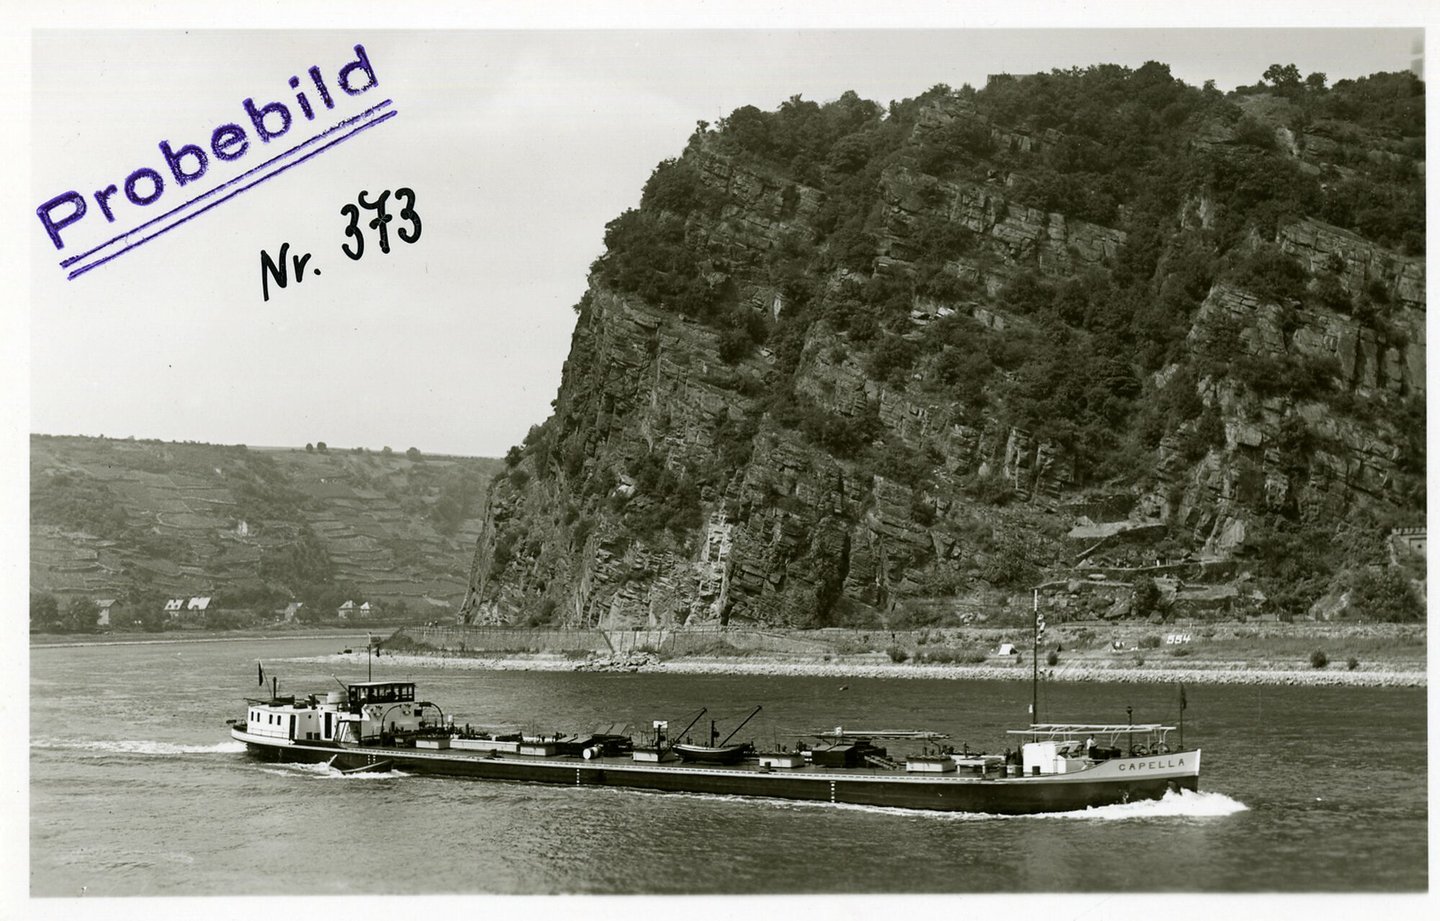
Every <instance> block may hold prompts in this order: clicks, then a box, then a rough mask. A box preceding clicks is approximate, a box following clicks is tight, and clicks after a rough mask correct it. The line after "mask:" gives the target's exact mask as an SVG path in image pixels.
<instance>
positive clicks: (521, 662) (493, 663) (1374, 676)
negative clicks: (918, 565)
mask: <svg viewBox="0 0 1440 921" xmlns="http://www.w3.org/2000/svg"><path fill="white" fill-rule="evenodd" d="M352 655H357V656H358V658H359V660H360V661H363V660H364V658H365V657H364V654H363V653H352ZM385 659H386V662H387V664H388V665H389V666H390V667H392V668H393V667H396V666H398V667H402V668H404V667H411V668H443V669H475V670H488V671H626V672H649V673H661V674H672V675H790V676H814V677H824V678H831V677H833V678H926V679H938V680H956V679H964V680H985V681H1029V680H1030V669H1028V668H1021V667H1019V666H992V665H913V664H896V663H874V662H846V661H843V660H841V661H831V662H807V661H795V660H792V659H778V658H761V657H746V658H703V657H685V658H676V659H666V660H655V659H650V660H639V661H637V660H631V661H630V662H629V663H625V662H623V661H622V662H619V663H615V662H611V663H602V664H599V665H596V664H595V663H593V662H587V661H584V660H579V661H577V660H575V659H567V658H565V657H563V656H551V655H543V654H541V655H528V656H518V655H510V656H507V655H498V656H483V655H481V656H474V655H440V654H436V655H413V654H404V653H398V654H386V656H385ZM1041 673H1042V674H1043V675H1044V677H1045V679H1046V680H1047V681H1094V682H1144V683H1162V684H1163V683H1180V682H1183V683H1186V684H1271V685H1282V684H1290V685H1311V686H1326V685H1330V686H1341V687H1426V686H1427V682H1428V676H1427V674H1426V672H1425V671H1423V670H1415V669H1400V668H1395V669H1384V668H1382V669H1355V670H1353V671H1352V670H1348V669H1346V668H1345V667H1344V666H1343V665H1342V666H1339V667H1337V666H1335V665H1331V666H1330V667H1328V668H1320V669H1314V668H1307V669H1295V668H1254V667H1207V666H1206V665H1205V664H1204V663H1195V664H1194V665H1193V666H1187V667H1184V668H1174V667H1155V666H1146V667H1140V668H1112V667H1103V666H1094V665H1072V666H1068V667H1066V666H1060V667H1056V668H1045V669H1042V670H1041Z"/></svg>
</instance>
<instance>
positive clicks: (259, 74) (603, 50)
mask: <svg viewBox="0 0 1440 921" xmlns="http://www.w3.org/2000/svg"><path fill="white" fill-rule="evenodd" d="M1420 36H1421V32H1420V31H1419V30H1416V29H1409V30H1406V29H1356V28H1346V29H1312V30H1305V29H1284V30H1280V29H1268V30H1240V29H1226V30H1217V29H1170V30H1157V29H1084V30H1069V31H1066V30H1038V29H998V30H997V29H990V30H959V29H920V28H911V29H891V30H873V29H843V30H841V29H820V28H808V29H759V30H726V29H722V30H703V31H695V30H676V31H668V30H667V31H656V30H647V31H627V30H607V31H537V30H518V31H514V30H512V31H494V30H483V29H474V30H463V31H455V30H449V31H423V30H420V31H397V30H394V29H387V28H379V29H376V28H368V27H363V26H357V27H354V28H345V29H325V30H308V29H305V30H287V31H279V32H277V31H237V30H209V29H195V30H189V31H185V32H181V31H134V30H108V29H107V30H92V31H76V30H73V29H69V28H66V29H56V30H44V31H38V32H36V33H35V35H34V37H33V40H32V45H31V50H32V61H31V69H30V77H31V95H30V103H31V117H30V121H29V129H30V152H31V162H30V167H31V178H30V183H29V190H30V194H29V200H28V201H26V202H24V203H23V204H24V208H25V212H24V213H25V214H26V215H28V217H27V220H28V225H29V226H28V228H26V229H25V230H24V234H25V236H26V237H27V238H28V246H29V252H30V264H29V270H30V277H31V291H30V300H29V310H28V321H29V324H28V325H29V337H28V339H29V393H30V399H29V404H30V418H29V430H30V431H32V432H44V433H50V434H90V435H100V434H104V435H108V436H111V437H126V436H132V435H133V436H135V437H141V438H146V437H150V438H161V439H165V440H181V441H183V440H195V441H209V442H220V443H244V444H249V445H302V444H304V443H306V442H314V441H325V442H327V443H328V444H329V445H331V446H332V447H336V446H338V447H352V446H364V447H369V448H372V449H377V450H378V449H380V448H381V447H383V446H391V447H393V448H394V449H396V450H404V449H405V448H408V447H410V446H415V447H419V448H420V449H421V450H422V451H427V452H432V453H437V452H438V453H455V454H475V455H485V456H498V455H502V454H504V452H505V451H506V449H507V448H508V447H509V446H510V445H512V444H516V443H518V442H519V441H520V440H521V439H522V438H523V437H524V436H525V433H526V431H527V430H528V428H529V427H530V426H531V425H535V424H538V423H540V422H542V421H544V419H545V418H546V417H547V416H548V415H549V412H550V403H551V401H552V400H553V399H554V397H555V394H556V389H557V387H558V386H559V383H560V376H561V366H562V363H563V361H564V359H565V357H566V354H567V352H568V348H569V340H570V335H571V332H572V330H573V326H574V321H575V314H574V312H573V311H572V305H573V304H575V303H576V301H578V300H579V298H580V296H581V294H582V293H583V292H584V290H585V281H586V274H587V271H588V267H589V265H590V263H591V262H592V261H593V260H594V259H595V258H596V257H598V256H599V255H600V254H601V252H602V249H603V245H602V239H603V234H604V227H605V224H606V222H607V221H610V220H612V219H613V218H614V217H616V216H617V215H618V214H620V213H621V212H622V211H623V210H624V209H626V208H628V207H633V206H635V205H636V204H637V203H638V201H639V195H640V190H641V187H642V185H643V183H644V182H645V179H646V178H647V177H648V175H649V174H650V171H651V170H652V169H653V168H654V166H655V165H656V164H657V163H658V162H659V161H661V160H662V159H665V158H667V157H671V156H676V155H678V154H679V153H680V151H681V150H682V148H683V146H684V144H685V140H686V138H687V137H688V135H689V134H690V132H691V131H692V130H693V129H694V126H695V122H696V121H697V120H699V119H705V120H709V121H712V122H713V121H715V120H716V119H717V118H719V117H721V116H723V115H725V114H727V113H729V112H730V111H732V110H733V109H734V108H736V107H738V106H741V105H747V104H749V105H755V106H758V107H760V108H762V109H767V110H768V109H773V108H775V107H776V106H777V105H778V104H779V103H780V102H782V101H784V100H785V99H787V98H788V97H790V96H792V95H794V94H797V93H798V94H800V95H802V96H804V97H805V98H807V99H813V100H816V101H822V102H823V101H825V100H829V99H833V98H835V97H837V96H839V95H840V94H841V93H842V92H844V91H846V90H851V89H853V90H855V91H856V92H857V93H859V94H860V95H861V96H863V97H866V98H870V99H874V100H877V101H879V102H881V103H882V104H883V103H886V102H888V101H890V100H892V99H899V98H905V97H909V96H914V95H916V94H918V93H920V92H923V91H924V90H925V89H927V88H929V87H930V86H933V85H934V84H936V83H942V82H943V83H948V84H950V85H952V86H959V85H961V84H963V83H971V84H973V85H975V86H982V85H983V84H984V82H985V80H986V77H987V75H988V74H992V73H999V72H1009V73H1028V72H1034V71H1038V70H1048V69H1050V68H1056V67H1059V68H1064V67H1070V66H1072V65H1080V66H1084V65H1088V64H1093V63H1101V62H1113V63H1120V64H1126V65H1130V66H1138V65H1140V64H1142V63H1144V62H1145V61H1147V60H1152V59H1153V60H1159V61H1163V62H1166V63H1168V64H1169V65H1170V66H1171V70H1172V73H1174V75H1175V76H1176V77H1178V78H1180V79H1182V80H1184V81H1186V82H1187V83H1192V84H1195V85H1199V84H1201V83H1203V82H1204V81H1205V80H1208V79H1214V80H1215V81H1216V82H1217V84H1218V85H1219V86H1220V87H1221V88H1222V89H1230V88H1233V87H1234V86H1235V85H1237V84H1240V83H1253V82H1255V81H1257V80H1258V79H1259V77H1260V74H1261V73H1262V72H1263V71H1264V69H1265V68H1266V67H1268V66H1269V65H1270V64H1272V63H1289V62H1294V63H1295V64H1297V65H1298V66H1299V68H1300V70H1301V72H1302V73H1307V74H1308V73H1310V72H1312V71H1317V70H1318V71H1323V72H1325V73H1327V74H1328V75H1329V76H1330V79H1331V80H1332V82H1333V81H1334V80H1337V79H1340V78H1343V77H1355V76H1361V75H1364V74H1368V73H1371V72H1374V71H1378V70H1400V69H1405V68H1408V67H1410V66H1411V65H1412V62H1413V61H1414V60H1415V58H1416V56H1417V54H1418V51H1419V41H1420ZM357 44H360V45H363V47H364V48H365V49H366V55H367V57H368V60H369V62H370V65H371V70H372V71H373V73H374V74H375V78H376V79H375V84H376V85H375V86H374V87H372V88H370V89H368V90H366V91H365V92H364V93H361V94H359V95H357V96H355V97H352V98H345V97H344V96H343V94H339V91H338V89H336V88H335V87H334V86H333V83H334V81H335V80H336V79H337V77H338V74H339V71H340V70H341V68H342V66H344V65H345V64H347V63H348V62H351V61H354V60H356V57H357V56H356V54H355V52H354V50H353V48H354V46H355V45H357ZM312 65H313V66H315V67H318V68H319V70H320V72H321V74H322V80H323V81H325V82H327V87H328V88H329V89H330V90H331V91H333V92H335V93H336V94H337V95H341V97H342V98H339V99H336V100H335V102H336V109H335V110H334V112H333V114H332V113H329V112H325V111H323V110H322V111H321V112H320V113H319V114H318V115H317V118H316V120H315V121H314V122H313V123H312V122H306V121H303V120H302V119H301V117H300V113H299V110H298V106H297V103H296V100H295V91H294V90H291V89H290V88H289V87H288V85H287V83H288V80H289V78H290V77H291V76H292V75H294V76H298V77H300V78H302V79H303V80H304V81H305V82H304V83H303V84H302V85H301V86H300V89H301V90H306V89H310V90H311V92H310V98H311V101H312V105H314V106H318V105H319V102H318V98H317V93H316V92H315V91H314V90H313V87H312V86H311V81H310V78H309V77H308V76H307V75H306V69H307V68H309V67H311V66H312ZM352 76H355V78H356V79H355V80H353V81H352V85H354V86H359V85H360V83H361V82H363V81H364V79H365V78H364V76H363V74H359V73H358V72H357V73H356V74H352ZM247 98H251V99H253V100H255V106H256V107H257V108H258V107H261V106H264V105H265V104H266V103H267V102H280V103H282V104H286V105H287V106H288V108H289V110H290V111H291V112H292V117H293V118H294V119H295V124H294V125H293V126H292V129H293V130H291V131H290V132H289V134H288V136H287V137H284V138H276V139H275V140H274V141H272V142H269V143H266V144H262V143H261V142H260V141H259V140H258V139H256V138H254V137H251V139H250V140H251V142H252V143H253V145H254V148H255V149H254V150H249V149H247V152H246V153H245V154H244V155H243V156H241V157H239V158H238V159H236V160H234V161H232V162H228V163H226V162H221V161H220V160H219V159H218V158H215V157H213V156H211V157H210V163H209V169H208V172H207V173H206V174H205V175H204V176H203V177H201V179H199V180H196V181H194V182H193V183H190V184H189V185H187V186H184V187H182V186H180V185H179V184H177V183H176V182H174V181H173V180H172V177H171V174H170V173H169V172H167V169H166V163H165V159H164V157H163V156H162V154H161V152H160V150H159V146H158V145H159V143H160V142H161V141H168V142H169V143H170V144H171V147H172V149H174V148H180V147H182V146H183V145H185V144H195V145H197V146H200V147H202V148H204V147H206V145H208V144H209V142H210V139H211V136H212V132H213V131H214V129H215V128H216V127H217V126H219V125H223V124H226V123H235V124H239V125H241V126H242V127H244V128H246V130H251V129H250V128H249V127H248V126H250V125H251V121H250V118H249V116H248V115H247V113H246V110H245V108H244V107H243V105H242V103H243V101H244V100H245V99H247ZM386 99H389V100H392V106H391V109H393V111H394V112H395V115H394V117H393V118H390V119H389V120H388V121H386V122H384V123H382V124H377V125H374V126H373V127H371V128H368V129H367V130H365V131H364V132H362V133H359V134H357V135H355V136H354V137H353V138H349V139H347V140H345V141H344V142H343V143H339V144H336V145H335V146H334V147H332V148H329V149H326V150H324V151H323V152H320V153H317V154H316V155H315V156H314V157H312V158H311V159H309V160H307V161H305V162H303V163H299V164H297V165H296V166H295V167H294V168H293V169H290V170H288V171H286V172H284V173H283V174H280V175H277V176H275V177H274V178H272V179H269V180H267V181H266V182H264V183H261V184H259V185H257V186H255V187H254V188H251V189H248V190H246V191H244V192H243V193H241V194H238V195H236V196H235V197H234V198H231V199H229V200H227V201H225V202H223V203H221V204H218V205H216V206H215V207H214V208H212V209H210V210H208V211H206V212H205V213H203V214H200V215H198V216H196V217H195V218H194V219H193V220H191V221H189V222H187V223H185V224H183V225H182V226H179V227H177V228H176V229H174V230H173V231H172V232H169V233H166V234H164V235H162V236H159V237H157V238H155V239H154V240H152V241H150V242H147V243H145V244H144V245H143V246H139V247H137V248H135V249H132V250H130V251H128V252H126V253H124V254H123V255H120V256H117V257H116V258H115V259H114V260H113V261H110V262H107V263H105V264H103V265H100V266H98V267H97V268H95V269H93V270H92V271H88V272H86V273H85V274H82V275H80V276H78V277H76V278H74V279H67V273H66V270H64V269H62V268H61V267H60V266H59V265H58V264H57V263H58V262H59V260H60V259H62V258H66V257H68V256H70V255H73V254H75V253H78V252H81V251H83V250H85V249H88V248H89V247H90V246H92V245H95V244H98V243H101V242H103V241H104V240H106V239H107V238H108V237H110V236H113V235H114V234H116V233H119V232H122V231H127V230H131V229H133V228H134V227H135V226H136V225H137V224H139V223H141V222H143V221H145V220H148V219H150V218H151V217H154V216H155V215H158V214H160V213H162V212H163V211H165V210H168V209H169V208H171V207H173V206H177V205H180V204H182V203H183V202H184V201H186V200H187V198H190V197H194V196H195V195H196V194H198V193H199V192H202V191H204V190H206V189H208V188H212V187H216V186H220V185H222V184H223V183H224V182H226V181H227V180H229V179H231V178H233V177H236V176H238V175H239V174H240V173H242V172H244V171H245V170H247V169H249V168H251V167H252V166H254V165H256V164H258V163H260V162H261V159H262V157H268V156H270V155H271V154H273V153H278V152H279V151H280V150H282V149H283V146H282V145H286V144H290V143H291V142H292V141H294V140H298V139H300V138H302V137H306V136H307V135H306V134H305V132H306V131H311V132H315V131H318V130H319V129H321V128H324V127H327V125H328V124H329V123H326V122H325V121H324V119H325V118H326V117H331V118H332V120H333V119H334V118H338V117H342V116H347V115H351V114H354V113H357V112H360V111H362V110H363V109H364V108H365V107H368V106H370V105H373V104H375V103H378V102H380V101H382V100H386ZM275 124H276V122H275V120H274V118H272V119H271V126H272V128H273V127H274V125H275ZM251 133H252V134H253V131H251ZM182 163H183V161H182ZM191 165H192V166H193V162H192V164H191ZM142 168H150V169H154V170H156V171H157V172H158V173H160V174H161V175H162V176H163V177H165V178H166V179H167V180H171V181H169V184H168V185H167V186H166V187H165V188H164V189H163V190H162V191H161V194H160V195H159V197H158V198H157V199H156V201H155V202H154V203H153V204H151V205H143V206H142V205H134V204H131V203H130V202H128V201H126V200H125V197H124V195H125V193H124V188H125V181H126V177H127V176H129V175H130V174H131V173H132V172H134V171H136V170H139V169H142ZM110 184H115V185H116V186H117V191H116V192H115V193H113V194H112V195H111V196H110V197H109V198H108V199H107V202H108V203H112V204H113V211H114V213H115V216H116V221H115V223H114V224H109V223H108V222H106V221H105V218H104V216H103V214H102V212H101V210H100V208H99V207H98V206H97V203H96V201H95V198H94V195H93V193H94V192H95V191H97V190H103V189H104V188H106V187H107V186H108V185H110ZM402 187H404V188H409V189H411V190H413V192H414V200H415V208H414V210H415V212H416V213H418V214H419V216H420V218H421V222H422V231H421V235H420V237H419V239H417V240H416V241H415V242H414V243H413V244H406V243H402V242H398V241H395V240H394V238H393V237H392V246H391V251H390V252H389V253H388V254H386V253H382V252H380V251H379V249H378V247H377V246H376V242H377V241H376V240H375V239H374V235H373V231H369V230H366V229H364V228H362V232H365V233H369V234H370V235H371V238H370V239H369V240H368V241H367V242H368V244H369V248H368V250H367V251H366V252H365V253H364V254H363V256H362V258H361V259H360V260H358V261H352V260H351V259H349V258H347V257H346V256H344V255H343V254H342V252H341V245H342V244H343V243H346V242H348V239H347V237H346V235H345V226H346V223H347V218H346V217H345V216H344V215H342V213H341V209H342V207H343V206H344V205H345V204H346V203H348V202H354V201H355V199H356V196H357V194H358V192H359V191H360V190H362V189H363V190H368V191H369V192H370V193H371V194H372V195H375V194H378V193H379V192H380V191H382V190H386V189H389V190H392V191H393V190H397V189H400V188H402ZM149 189H150V186H149V185H148V180H146V179H142V180H140V181H139V182H138V184H137V185H136V186H135V190H136V192H137V195H138V196H139V197H141V198H144V197H145V196H146V195H148V194H149ZM72 190H73V191H76V192H78V193H79V194H80V195H82V196H85V197H86V199H87V202H88V207H87V212H86V214H85V216H84V217H82V218H81V219H79V220H78V221H76V222H75V223H74V224H73V225H71V226H70V227H67V228H65V229H63V231H62V232H61V235H62V239H64V240H65V244H66V245H65V248H64V249H63V250H57V249H56V248H55V247H54V246H53V245H52V243H51V241H50V240H49V239H48V237H47V234H46V229H45V227H44V226H43V225H42V223H41V221H40V220H39V218H38V217H36V216H35V215H34V210H35V209H36V208H37V207H39V206H41V205H42V204H43V203H45V202H47V201H49V200H50V199H52V198H54V197H55V196H59V195H61V194H63V193H65V192H67V191H72ZM68 207H69V206H62V207H59V208H57V209H56V210H55V212H54V213H55V214H57V215H63V214H66V213H68V211H67V210H66V208H68ZM368 216H369V213H367V218H368ZM403 223H404V222H400V221H398V220H397V221H396V222H393V223H392V224H391V233H392V234H393V233H394V231H395V229H398V228H399V227H400V226H403ZM285 243H288V244H289V245H290V246H289V249H290V250H291V251H292V255H303V254H305V253H310V254H311V260H310V261H309V262H308V263H307V265H306V269H305V275H304V278H303V280H302V281H300V282H295V281H291V282H290V283H289V284H288V285H287V286H286V287H285V288H284V289H280V288H278V287H277V286H276V285H275V284H274V283H272V284H271V285H270V290H269V300H268V301H267V300H264V299H263V296H262V284H261V278H262V270H261V264H262V263H261V253H262V251H263V252H265V253H268V254H269V256H270V257H271V258H272V259H274V258H275V257H276V256H278V254H279V251H280V247H281V245H282V244H285ZM315 269H319V270H320V273H321V274H319V275H315V274H313V272H314V270H315Z"/></svg>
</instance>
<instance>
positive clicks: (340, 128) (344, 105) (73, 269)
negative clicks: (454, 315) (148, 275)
mask: <svg viewBox="0 0 1440 921" xmlns="http://www.w3.org/2000/svg"><path fill="white" fill-rule="evenodd" d="M351 53H352V57H351V58H350V59H349V60H348V61H346V62H345V63H343V64H341V65H340V66H339V67H338V68H336V69H333V70H331V69H326V68H322V67H320V66H319V65H312V66H310V67H308V68H306V69H304V70H303V71H301V72H300V73H297V74H294V75H292V76H290V77H289V79H288V83H289V93H287V94H286V95H285V96H284V97H283V98H268V97H265V96H262V97H260V98H256V97H253V96H247V97H246V98H244V99H243V100H241V101H240V103H239V105H238V107H237V108H238V109H239V112H238V113H234V114H232V115H231V116H228V120H223V121H220V122H219V123H218V124H217V125H216V126H215V128H214V129H213V130H212V131H211V132H210V135H209V137H205V138H178V139H177V138H162V139H161V140H160V141H159V142H158V143H157V145H156V151H157V156H156V157H155V159H154V160H153V161H152V162H150V163H148V164H142V165H139V166H137V167H136V168H135V169H133V170H131V171H130V172H129V173H128V174H127V175H126V176H124V177H123V178H122V177H110V178H108V179H102V180H99V181H93V180H92V181H87V182H85V183H83V184H81V185H78V186H76V187H73V188H71V189H69V190H67V191H64V192H60V193H59V194H57V195H55V196H53V197H51V198H50V199H48V200H47V201H44V202H42V203H41V204H40V205H39V206H37V207H36V208H35V215H36V217H37V218H38V219H39V221H40V225H41V228H42V229H43V231H44V233H45V234H46V236H47V237H48V239H49V241H50V242H51V243H52V244H53V245H54V247H55V249H56V250H57V251H59V252H61V253H65V252H66V251H67V249H71V248H73V247H71V238H73V237H76V236H81V235H83V236H84V237H85V238H87V239H93V238H94V235H95V233H96V230H95V229H94V228H96V227H97V226H98V227H101V228H104V230H103V232H104V233H105V234H107V237H106V239H105V240H104V241H103V242H101V243H99V244H97V245H94V246H90V247H88V248H87V249H85V250H84V251H83V252H78V253H73V254H68V255H66V256H65V258H63V259H61V260H60V267H61V268H62V269H64V270H65V271H66V275H67V277H68V278H70V279H74V278H77V277H79V276H80V275H83V274H85V273H86V272H89V271H90V270H91V269H94V268H98V267H99V266H102V265H104V264H105V263H107V262H109V261H110V260H112V259H115V258H116V257H118V256H121V255H123V254H124V253H127V252H129V251H130V250H132V249H135V248H136V247H138V246H142V245H144V244H145V243H147V242H149V241H150V240H153V239H155V238H156V237H158V236H161V235H162V234H165V233H168V232H169V231H171V230H174V229H175V228H177V227H179V226H181V225H183V224H185V223H186V222H188V221H190V220H192V219H194V218H196V217H198V216H200V215H201V214H204V213H205V212H206V211H209V210H210V209H212V208H214V207H215V206H217V205H219V204H221V203H222V202H225V201H229V200H230V199H231V198H234V197H235V196H236V195H239V194H240V193H241V192H244V191H246V190H248V189H252V188H254V187H255V186H257V185H259V184H260V183H262V182H264V181H265V180H267V179H269V178H270V177H272V176H275V175H278V174H280V173H283V172H285V171H286V170H288V169H290V168H291V167H294V166H298V165H300V164H301V163H304V162H305V161H307V160H309V159H311V158H312V157H314V156H316V155H317V154H319V153H321V152H322V151H325V150H329V149H330V148H332V147H334V146H336V145H337V144H340V143H342V142H344V141H347V140H349V139H350V138H353V137H355V136H356V135H358V134H360V133H361V132H364V131H366V130H368V129H370V128H373V127H375V126H376V125H378V124H380V123H382V122H385V121H388V120H390V119H391V118H393V117H394V116H395V115H396V114H397V110H396V109H395V106H394V101H393V100H390V99H384V100H376V101H373V102H372V100H373V99H374V97H377V96H379V95H381V94H380V93H372V90H375V89H376V88H377V87H379V86H380V78H379V76H377V73H376V69H375V64H374V62H373V61H372V60H371V58H370V55H369V54H368V53H367V52H366V50H365V46H364V45H359V44H357V45H355V46H354V48H353V49H352V52H351ZM292 97H293V98H292ZM357 108H358V111H356V109H357ZM221 117H222V118H227V116H224V115H222V116H221ZM305 126H309V127H308V128H307V127H305ZM315 126H324V127H321V128H320V129H319V130H318V131H317V130H314V128H315ZM227 174H228V175H227ZM217 179H222V181H220V182H219V184H218V185H211V183H213V182H214V181H215V180H217ZM204 186H209V187H208V188H205V189H204V190H203V191H200V189H201V188H202V187H204ZM404 191H407V192H409V190H404ZM397 195H398V192H397ZM409 207H410V208H411V209H413V207H414V193H413V192H409ZM383 215H384V212H383V211H382V212H381V216H383ZM377 219H378V218H377ZM387 220H388V219H387ZM381 226H382V227H383V222H382V225H381ZM410 234H411V236H413V237H418V236H419V224H418V217H416V218H415V226H414V229H413V231H410ZM407 242H410V240H407ZM282 286H283V285H282Z"/></svg>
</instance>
